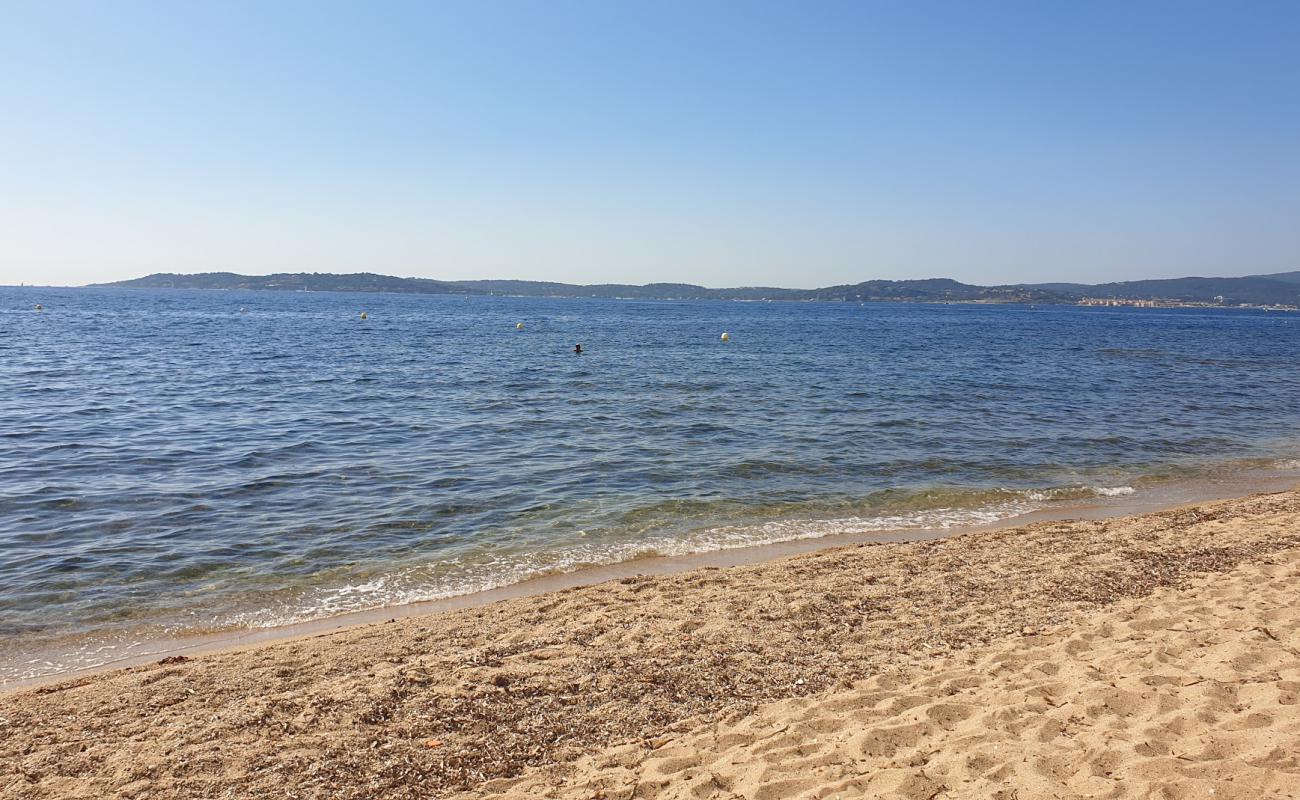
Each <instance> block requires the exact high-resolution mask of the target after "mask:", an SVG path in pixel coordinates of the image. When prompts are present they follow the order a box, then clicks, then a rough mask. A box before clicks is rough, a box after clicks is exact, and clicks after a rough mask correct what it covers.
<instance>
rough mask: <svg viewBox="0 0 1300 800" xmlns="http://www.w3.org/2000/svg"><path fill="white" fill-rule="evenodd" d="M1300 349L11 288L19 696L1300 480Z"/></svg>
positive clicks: (1, 367)
mask: <svg viewBox="0 0 1300 800" xmlns="http://www.w3.org/2000/svg"><path fill="white" fill-rule="evenodd" d="M37 303H41V304H43V305H44V310H42V311H39V312H37V311H35V310H34V306H35V304H37ZM241 309H242V311H241ZM363 310H364V311H367V312H368V315H369V318H368V319H365V320H363V319H361V318H360V312H361V311H363ZM519 322H522V323H523V324H524V328H523V330H517V329H516V323H519ZM723 331H728V332H730V334H731V341H730V342H725V343H724V342H722V341H721V339H720V334H721V333H722V332H723ZM576 342H582V344H583V347H584V350H585V352H584V353H583V354H582V355H575V354H573V353H572V348H573V345H574V344H575V343H576ZM1298 355H1300V315H1295V314H1288V313H1268V312H1262V311H1245V310H1219V309H1171V310H1161V309H1085V308H1075V307H1051V306H1047V307H1038V308H1032V307H1027V306H974V305H950V306H943V305H911V304H866V305H859V304H851V303H726V302H633V301H617V300H597V299H590V300H574V299H528V298H487V297H473V298H468V299H467V298H464V297H452V296H414V295H395V294H384V295H378V294H334V293H302V292H297V293H295V292H186V291H144V290H109V289H34V288H0V680H3V679H12V678H17V677H24V676H30V675H38V674H41V673H42V672H43V671H52V670H59V669H65V668H67V667H68V666H70V665H80V664H84V663H89V662H87V661H86V660H85V659H86V657H85V654H86V653H87V652H98V650H95V649H94V648H89V649H88V647H87V644H86V643H87V642H98V643H100V645H101V646H102V647H105V648H109V649H110V650H111V649H112V648H114V647H117V646H118V645H117V644H113V643H114V642H127V643H129V642H136V641H140V640H141V639H144V638H147V637H149V636H154V635H159V634H162V633H176V632H187V631H210V630H226V629H232V628H239V627H256V626H269V625H278V624H285V623H289V622H294V621H301V620H305V619H312V618H317V617H321V616H325V615H331V614H336V613H340V612H345V611H351V610H359V609H365V608H374V607H382V606H386V605H391V604H395V603H402V602H410V601H415V600H423V599H431V598H436V597H444V596H449V595H454V594H460V593H466V592H471V591H474V590H477V589H482V588H487V587H490V586H497V585H502V584H506V583H510V582H514V581H518V580H521V579H523V578H526V577H529V576H531V575H536V574H539V573H544V572H548V571H554V570H566V569H573V568H575V567H577V566H580V565H583V564H598V563H609V562H614V561H619V560H625V559H628V558H631V557H634V556H636V555H638V554H643V553H646V552H658V553H666V554H673V553H686V552H692V551H700V550H708V549H717V548H723V547H736V546H743V545H746V544H754V543H760V542H770V541H776V540H781V539H791V538H796V537H806V536H821V535H826V534H831V533H839V532H845V531H870V530H878V529H879V530H883V529H887V528H908V527H945V526H953V525H963V524H969V523H976V522H983V521H989V520H994V519H998V518H1000V517H1005V516H1010V515H1014V514H1018V513H1023V512H1025V511H1028V510H1031V509H1033V508H1038V507H1042V506H1044V505H1049V504H1051V503H1055V502H1061V501H1066V500H1072V499H1079V498H1087V497H1090V496H1096V495H1107V494H1121V493H1126V492H1133V491H1141V490H1142V487H1143V486H1145V485H1148V484H1149V483H1151V482H1153V481H1160V480H1171V479H1178V478H1179V477H1180V476H1185V475H1193V474H1199V473H1201V472H1204V471H1206V470H1217V469H1225V468H1230V467H1231V466H1232V465H1241V464H1259V463H1274V462H1276V463H1283V464H1290V465H1291V466H1297V463H1296V462H1295V459H1296V458H1297V457H1298V456H1300V446H1298V440H1297V435H1296V431H1297V430H1298V428H1297V426H1298V424H1300V402H1297V400H1298V399H1300V366H1298V365H1297V356H1298ZM61 647H64V648H66V649H68V651H69V652H71V651H72V650H74V649H75V650H76V651H77V652H78V653H80V654H81V655H79V656H78V658H79V659H81V660H80V661H75V660H61V659H60V657H59V655H58V654H59V652H60V648H61ZM36 654H39V655H36ZM74 662H75V663H74Z"/></svg>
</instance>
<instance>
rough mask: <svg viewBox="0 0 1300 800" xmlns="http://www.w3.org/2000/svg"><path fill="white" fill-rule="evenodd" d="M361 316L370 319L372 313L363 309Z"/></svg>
mask: <svg viewBox="0 0 1300 800" xmlns="http://www.w3.org/2000/svg"><path fill="white" fill-rule="evenodd" d="M361 318H362V319H370V315H369V314H368V313H366V312H365V311H362V312H361Z"/></svg>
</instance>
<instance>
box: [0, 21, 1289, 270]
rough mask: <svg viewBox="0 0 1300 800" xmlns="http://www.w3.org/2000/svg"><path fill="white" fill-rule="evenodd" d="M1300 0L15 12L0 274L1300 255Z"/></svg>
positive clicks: (1157, 260) (6, 36)
mask: <svg viewBox="0 0 1300 800" xmlns="http://www.w3.org/2000/svg"><path fill="white" fill-rule="evenodd" d="M1297 41H1300V3H1294V2H1249V3H1229V2H1218V3H1206V2H1198V1H1197V0H1183V1H1182V2H1168V3H1165V2H1131V0H1129V1H1126V2H1086V3H1080V2H1038V1H1035V2H999V1H998V0H987V2H926V1H925V0H906V1H904V0H898V1H897V2H894V1H893V0H890V1H888V2H886V1H884V0H882V1H881V2H867V1H866V0H858V1H857V2H843V3H840V2H816V1H814V0H809V2H782V3H768V2H737V3H733V2H723V1H722V0H692V2H675V1H674V0H653V1H651V2H631V1H630V0H629V1H622V2H621V1H619V0H601V1H600V2H596V1H595V0H592V2H570V1H569V0H545V2H543V1H542V0H537V1H536V2H495V1H494V0H472V1H470V2H463V3H460V2H457V3H435V2H410V3H407V2H393V1H391V0H374V1H373V2H360V0H358V1H357V2H350V3H342V2H329V1H328V0H324V1H321V0H313V2H293V1H292V0H277V1H276V2H261V1H260V0H259V1H258V2H241V1H240V0H234V1H225V2H219V3H218V2H212V3H202V2H197V0H196V1H195V2H183V3H176V2H161V3H140V2H130V1H129V0H119V1H117V2H112V3H107V2H77V3H68V2H60V1H59V0H42V1H41V2H27V1H26V0H22V1H21V2H18V1H14V0H0V284H17V283H41V284H58V285H79V284H84V283H88V282H95V281H107V280H117V279H123V278H131V277H138V276H141V275H145V274H148V273H153V272H206V271H233V272H241V273H248V274H266V273H271V272H300V271H307V272H360V271H369V272H379V273H384V274H390V275H401V276H420V277H431V278H443V279H469V278H518V279H533V280H557V281H567V282H577V283H596V282H619V283H623V282H627V283H645V282H650V281H685V282H691V283H700V284H704V285H708V286H741V285H775V286H789V287H815V286H825V285H831V284H839V283H856V282H858V281H863V280H869V279H877V278H889V279H900V278H916V277H951V278H956V279H958V280H964V281H969V282H974V283H983V284H991V283H1010V282H1026V281H1086V282H1098V281H1108V280H1125V279H1135V278H1153V277H1176V276H1182V275H1245V274H1257V273H1267V272H1279V271H1286V270H1296V269H1300V47H1298V46H1296V42H1297Z"/></svg>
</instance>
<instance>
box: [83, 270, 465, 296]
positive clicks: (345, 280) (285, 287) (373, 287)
mask: <svg viewBox="0 0 1300 800" xmlns="http://www.w3.org/2000/svg"><path fill="white" fill-rule="evenodd" d="M91 285H92V286H116V287H122V288H126V289H254V290H266V289H271V290H280V291H308V292H398V293H403V294H487V292H483V291H479V290H476V289H472V288H470V287H467V286H461V285H458V284H456V283H451V282H448V281H436V280H433V279H431V278H395V277H392V276H391V275H376V274H375V273H373V272H356V273H352V274H350V275H332V274H330V273H327V272H292V273H290V272H281V273H277V274H275V275H236V274H235V273H233V272H199V273H195V274H193V275H180V274H176V273H172V272H159V273H156V274H153V275H146V276H145V277H143V278H135V279H133V280H129V281H115V282H113V283H96V284H91Z"/></svg>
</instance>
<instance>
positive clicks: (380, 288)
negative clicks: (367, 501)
mask: <svg viewBox="0 0 1300 800" xmlns="http://www.w3.org/2000/svg"><path fill="white" fill-rule="evenodd" d="M91 286H92V287H96V288H102V287H112V288H126V289H191V290H193V289H209V290H251V291H310V292H391V293H398V294H451V295H478V296H505V297H583V298H609V299H626V300H745V301H759V302H761V301H768V300H783V301H825V302H889V301H894V302H913V303H984V304H988V303H1031V304H1042V305H1090V306H1159V307H1178V306H1195V307H1207V306H1208V307H1226V308H1240V307H1246V308H1268V309H1275V310H1295V309H1296V308H1297V307H1298V306H1300V271H1295V272H1283V273H1276V274H1272V275H1248V276H1245V277H1240V278H1199V277H1192V278H1169V279H1161V280H1144V281H1124V282H1120V283H1102V284H1081V283H1041V284H1007V285H1001V286H978V285H974V284H968V283H961V282H959V281H955V280H951V279H949V278H927V279H920V280H900V281H888V280H873V281H863V282H862V283H855V284H842V285H838V286H827V287H823V288H820V289H783V288H778V287H770V286H743V287H735V288H727V289H711V288H707V287H704V286H696V285H694V284H686V283H649V284H645V285H641V286H636V285H631V284H614V283H610V284H589V285H580V284H569V283H554V282H549V281H516V280H473V281H441V280H434V279H431V278H401V277H394V276H390V275H378V274H375V273H370V272H359V273H351V274H331V273H320V272H311V273H307V272H299V273H278V274H274V275H239V274H236V273H233V272H205V273H196V274H177V273H156V274H153V275H147V276H145V277H143V278H135V279H132V280H124V281H115V282H112V283H98V284H91Z"/></svg>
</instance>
